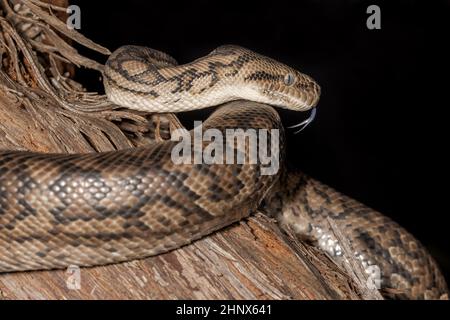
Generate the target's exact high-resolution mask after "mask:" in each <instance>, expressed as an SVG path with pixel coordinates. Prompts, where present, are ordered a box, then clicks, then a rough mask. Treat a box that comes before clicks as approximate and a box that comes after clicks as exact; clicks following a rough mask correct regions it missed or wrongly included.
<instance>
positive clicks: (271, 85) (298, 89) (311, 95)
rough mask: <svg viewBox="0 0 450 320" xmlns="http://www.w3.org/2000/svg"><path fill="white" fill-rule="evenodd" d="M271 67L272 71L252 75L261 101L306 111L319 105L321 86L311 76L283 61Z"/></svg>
mask: <svg viewBox="0 0 450 320" xmlns="http://www.w3.org/2000/svg"><path fill="white" fill-rule="evenodd" d="M264 63H265V64H268V63H269V62H267V61H266V62H264ZM272 63H275V64H278V62H276V61H275V62H272ZM271 69H272V70H273V71H272V72H271V73H267V72H261V73H258V74H253V75H251V76H250V78H251V79H253V81H255V82H256V86H257V91H258V92H259V94H260V99H261V101H260V102H263V103H268V104H271V105H274V106H277V107H281V108H285V109H290V110H294V111H306V110H309V109H311V108H314V107H315V106H316V105H317V103H318V101H319V98H320V86H319V85H318V84H317V83H316V82H315V81H314V80H313V79H312V78H311V77H309V76H307V75H305V74H303V73H301V72H299V71H297V70H295V69H292V68H290V67H287V66H284V65H282V64H281V63H280V64H279V65H278V66H276V67H275V68H274V67H272V68H271ZM269 70H270V69H269Z"/></svg>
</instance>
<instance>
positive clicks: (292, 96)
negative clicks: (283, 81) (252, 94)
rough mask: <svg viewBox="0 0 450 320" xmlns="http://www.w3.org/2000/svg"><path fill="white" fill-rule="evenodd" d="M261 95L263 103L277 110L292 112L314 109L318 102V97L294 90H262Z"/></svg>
mask: <svg viewBox="0 0 450 320" xmlns="http://www.w3.org/2000/svg"><path fill="white" fill-rule="evenodd" d="M261 93H262V95H263V96H264V97H265V98H266V99H267V101H264V102H266V103H268V104H271V105H274V106H276V107H279V108H283V109H288V110H294V111H308V110H310V109H312V108H314V107H315V106H316V105H317V103H318V102H319V95H316V94H307V93H302V92H300V94H299V91H298V90H295V89H294V88H288V87H287V88H285V89H284V90H283V91H279V90H273V89H272V90H271V89H270V88H269V89H264V90H262V92H261Z"/></svg>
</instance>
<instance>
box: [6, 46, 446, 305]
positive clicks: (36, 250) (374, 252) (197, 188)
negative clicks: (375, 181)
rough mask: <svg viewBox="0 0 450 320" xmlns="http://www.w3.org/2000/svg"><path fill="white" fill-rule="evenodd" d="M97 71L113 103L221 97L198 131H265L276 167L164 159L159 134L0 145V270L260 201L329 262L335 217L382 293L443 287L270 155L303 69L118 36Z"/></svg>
mask: <svg viewBox="0 0 450 320" xmlns="http://www.w3.org/2000/svg"><path fill="white" fill-rule="evenodd" d="M103 76H104V86H105V92H106V94H107V96H108V98H109V99H110V100H111V101H112V102H113V103H115V104H118V105H120V106H123V107H127V108H131V109H137V110H143V111H147V112H156V113H172V112H181V111H187V110H193V109H200V108H206V107H211V106H217V105H221V106H220V107H219V108H218V109H217V110H216V111H215V112H214V113H212V115H211V116H210V117H209V118H208V119H207V120H206V121H205V123H204V124H203V125H204V128H205V129H208V128H214V129H216V130H218V131H219V132H225V131H226V130H227V129H230V128H242V129H244V130H246V129H278V130H279V132H280V139H279V144H280V148H279V153H280V154H279V161H280V164H281V170H279V172H277V173H276V174H273V175H262V174H261V164H260V163H256V164H249V163H244V164H227V165H224V164H208V165H207V164H201V163H200V164H174V162H173V161H172V159H171V150H172V148H173V147H174V145H175V144H176V142H175V141H171V140H164V139H162V140H160V141H157V142H155V143H153V144H151V145H149V146H147V147H141V148H132V149H127V150H119V151H111V152H104V153H97V154H42V153H34V152H23V151H1V152H0V272H14V271H24V270H41V269H55V268H65V267H67V266H68V265H72V264H75V265H78V266H94V265H103V264H109V263H117V262H121V261H127V260H132V259H137V258H143V257H147V256H151V255H155V254H158V253H162V252H166V251H168V250H172V249H175V248H178V247H180V246H182V245H185V244H188V243H190V242H192V241H194V240H196V239H199V238H201V237H203V236H205V235H208V234H210V233H211V232H213V231H215V230H218V229H220V228H222V227H224V226H227V225H229V224H231V223H233V222H236V221H238V220H240V219H242V218H244V217H246V216H248V215H250V214H251V213H252V212H255V211H256V210H257V209H260V210H262V211H265V212H267V213H268V214H270V215H272V216H275V217H277V218H278V219H279V221H280V223H281V224H286V225H289V226H291V227H292V228H293V230H295V232H297V234H298V236H299V237H301V238H302V239H306V240H308V241H311V242H312V243H315V244H316V245H317V246H318V247H320V248H321V249H323V250H324V251H326V252H327V253H328V254H329V255H330V256H331V257H333V258H334V259H336V261H337V262H338V263H342V262H343V261H345V260H346V259H347V258H349V257H345V256H343V251H342V246H341V244H340V243H339V241H338V240H337V239H336V237H335V236H334V233H333V232H332V230H331V228H330V224H329V221H330V219H331V220H333V221H335V223H336V225H337V226H338V227H339V228H340V230H341V232H342V234H343V235H344V236H345V237H346V239H348V244H349V245H350V246H351V248H352V250H353V251H354V257H352V258H353V259H356V260H357V261H359V262H360V263H361V264H362V266H363V268H364V269H365V270H369V269H370V267H374V266H375V267H376V268H378V269H379V271H380V277H381V287H382V289H383V288H391V289H395V290H396V292H397V294H395V295H394V297H397V298H412V299H417V298H430V299H435V298H439V297H445V296H446V294H447V286H446V283H445V280H444V278H443V276H442V274H441V272H440V271H439V268H438V267H437V265H436V263H435V261H434V260H433V258H432V257H431V256H430V255H429V253H428V252H427V251H426V249H425V248H424V246H423V245H421V244H420V243H419V241H418V240H416V239H415V238H414V237H413V236H412V235H411V234H409V233H408V232H407V231H405V230H404V229H403V228H402V227H400V226H399V225H398V224H396V223H395V222H393V221H392V220H390V219H389V218H387V217H386V216H383V215H381V214H380V213H378V212H376V211H374V210H372V209H370V208H368V207H366V206H364V205H362V204H360V203H358V202H357V201H355V200H352V199H350V198H348V197H346V196H344V195H342V194H340V193H338V192H336V191H335V190H333V189H332V188H330V187H328V186H325V185H323V184H321V183H319V182H318V181H316V180H314V179H312V178H310V177H308V176H306V175H304V174H302V173H300V172H298V171H295V170H289V169H287V167H286V166H285V165H284V162H285V161H284V160H285V151H286V146H285V141H284V131H283V126H282V124H281V121H280V118H279V116H278V114H277V112H276V111H275V109H273V108H272V107H271V106H275V107H281V108H286V109H290V110H295V111H306V110H310V109H311V108H314V107H315V106H316V104H317V102H318V100H319V96H320V87H319V86H318V85H317V84H316V82H315V81H314V80H313V79H312V78H310V77H309V76H307V75H304V74H302V73H300V72H298V71H297V70H294V69H293V68H290V67H288V66H286V65H284V64H282V63H280V62H277V61H275V60H273V59H271V58H268V57H265V56H262V55H259V54H256V53H254V52H252V51H250V50H247V49H244V48H241V47H237V46H223V47H219V48H217V49H216V50H214V51H212V52H211V53H210V54H208V55H206V56H204V57H202V58H199V59H197V60H195V61H193V62H191V63H187V64H184V65H177V62H176V61H175V60H174V59H173V58H172V57H170V56H169V55H167V54H165V53H163V52H160V51H157V50H153V49H149V48H144V47H138V46H124V47H122V48H119V49H118V50H117V51H115V52H114V53H113V54H112V55H111V56H110V57H109V59H108V61H107V63H106V65H105V70H104V75H103ZM269 105H271V106H269ZM164 117H166V116H164V115H161V118H164ZM167 117H172V116H171V115H168V116H167ZM173 117H174V116H173ZM191 134H192V132H191ZM267 139H269V138H267ZM267 142H268V143H270V141H267ZM260 143H261V142H260ZM205 145H207V143H206V142H205ZM234 148H235V149H236V150H234V151H236V152H243V153H244V154H246V153H247V152H248V148H244V149H239V147H238V146H235V147H234ZM368 272H369V271H368Z"/></svg>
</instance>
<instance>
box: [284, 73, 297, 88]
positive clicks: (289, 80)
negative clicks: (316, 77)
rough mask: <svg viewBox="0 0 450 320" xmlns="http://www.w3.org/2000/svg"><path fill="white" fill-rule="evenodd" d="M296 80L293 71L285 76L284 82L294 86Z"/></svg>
mask: <svg viewBox="0 0 450 320" xmlns="http://www.w3.org/2000/svg"><path fill="white" fill-rule="evenodd" d="M294 82H295V77H294V75H293V74H292V73H287V74H286V75H285V76H284V84H285V85H287V86H292V85H293V84H294Z"/></svg>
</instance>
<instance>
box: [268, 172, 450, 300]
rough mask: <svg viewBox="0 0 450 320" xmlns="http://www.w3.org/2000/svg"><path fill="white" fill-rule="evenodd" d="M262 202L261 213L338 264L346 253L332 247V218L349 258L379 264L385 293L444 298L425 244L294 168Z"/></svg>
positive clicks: (439, 276)
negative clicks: (270, 216)
mask: <svg viewBox="0 0 450 320" xmlns="http://www.w3.org/2000/svg"><path fill="white" fill-rule="evenodd" d="M264 202H265V205H264V206H263V210H264V211H266V212H267V213H269V214H270V215H273V216H275V217H278V219H279V221H280V222H281V223H282V224H285V225H288V226H290V227H291V228H292V229H293V230H294V231H295V232H296V233H297V235H298V236H299V237H300V238H301V239H303V240H306V241H310V242H312V243H314V244H315V245H317V246H318V247H319V248H321V249H323V250H325V251H326V252H328V253H329V254H330V255H331V256H332V258H334V259H335V261H336V262H338V263H344V259H347V260H348V258H349V257H346V256H344V255H343V254H342V251H339V250H335V248H336V244H338V245H340V244H339V242H338V240H337V239H336V236H335V235H334V232H333V230H332V227H331V226H330V223H329V222H328V219H331V220H333V221H334V222H335V224H336V225H337V227H338V228H339V230H340V231H341V232H342V234H343V235H344V236H345V238H346V239H347V240H348V242H349V244H350V247H351V249H352V250H353V254H354V256H353V257H351V258H352V259H353V258H356V260H357V261H359V262H360V263H361V264H362V266H363V268H364V269H365V270H369V269H367V268H369V267H370V266H377V267H379V269H380V273H381V274H380V276H381V292H382V293H383V294H384V295H385V296H386V297H389V298H397V299H448V288H447V284H446V282H445V279H444V277H443V275H442V273H441V272H440V270H439V267H438V266H437V264H436V262H435V261H434V259H433V258H432V257H431V256H430V254H429V253H428V252H427V250H426V249H425V247H424V246H423V245H422V244H421V243H420V242H419V241H418V240H417V239H415V238H414V237H413V236H412V235H411V234H410V233H409V232H407V231H406V230H405V229H403V228H402V227H401V226H400V225H398V224H397V223H396V222H394V221H392V220H391V219H389V218H388V217H386V216H384V215H382V214H381V213H379V212H377V211H375V210H373V209H371V208H368V207H367V206H365V205H363V204H361V203H360V202H358V201H356V200H354V199H351V198H349V197H347V196H345V195H342V194H341V193H339V192H337V191H336V190H334V189H332V188H330V187H328V186H326V185H324V184H322V183H320V182H318V181H316V180H314V179H312V178H310V177H308V176H307V175H305V174H303V173H301V172H299V171H296V170H292V171H286V172H285V174H284V175H283V176H282V178H281V179H280V182H279V184H278V185H277V187H276V188H274V191H273V192H272V193H271V195H270V196H269V197H268V198H267V199H265V201H264ZM318 230H320V231H319V232H318ZM321 239H328V240H330V241H331V242H325V243H321V242H320V240H321ZM340 247H342V246H341V245H340ZM389 289H394V290H389Z"/></svg>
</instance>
